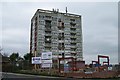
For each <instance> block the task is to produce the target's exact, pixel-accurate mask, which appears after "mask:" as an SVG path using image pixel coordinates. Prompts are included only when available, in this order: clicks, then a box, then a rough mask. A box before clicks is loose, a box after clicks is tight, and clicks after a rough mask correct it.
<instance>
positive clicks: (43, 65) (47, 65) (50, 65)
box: [42, 63, 52, 68]
mask: <svg viewBox="0 0 120 80" xmlns="http://www.w3.org/2000/svg"><path fill="white" fill-rule="evenodd" d="M50 67H52V64H48V63H47V64H42V68H50Z"/></svg>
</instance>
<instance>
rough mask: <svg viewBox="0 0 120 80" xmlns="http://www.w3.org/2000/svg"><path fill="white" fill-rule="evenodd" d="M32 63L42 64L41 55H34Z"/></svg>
mask: <svg viewBox="0 0 120 80" xmlns="http://www.w3.org/2000/svg"><path fill="white" fill-rule="evenodd" d="M32 64H41V57H32Z"/></svg>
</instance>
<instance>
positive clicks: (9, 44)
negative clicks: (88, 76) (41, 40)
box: [0, 2, 118, 63]
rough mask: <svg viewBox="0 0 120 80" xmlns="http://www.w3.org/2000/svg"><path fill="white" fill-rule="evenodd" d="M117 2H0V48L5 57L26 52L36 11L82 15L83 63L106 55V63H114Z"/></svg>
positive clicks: (116, 35) (116, 34) (115, 60)
mask: <svg viewBox="0 0 120 80" xmlns="http://www.w3.org/2000/svg"><path fill="white" fill-rule="evenodd" d="M117 4H118V3H117V2H59V3H57V2H3V3H2V6H1V8H2V13H0V14H1V15H2V16H1V17H2V35H3V36H2V47H3V51H4V52H5V53H9V54H11V53H12V52H19V53H20V55H21V56H23V55H24V54H25V53H27V52H29V42H30V41H29V38H30V35H29V34H30V20H31V18H32V16H33V15H34V13H35V12H36V10H37V9H46V10H52V8H56V9H57V8H58V9H59V11H60V12H65V7H66V6H67V7H68V13H75V14H79V15H82V30H83V50H84V52H83V57H84V60H85V61H86V63H90V62H91V61H92V60H97V55H98V54H102V55H109V56H110V63H118V5H117Z"/></svg>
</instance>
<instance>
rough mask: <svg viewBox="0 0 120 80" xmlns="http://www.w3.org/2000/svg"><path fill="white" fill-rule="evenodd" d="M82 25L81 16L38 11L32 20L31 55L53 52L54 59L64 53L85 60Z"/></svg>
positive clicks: (66, 55)
mask: <svg viewBox="0 0 120 80" xmlns="http://www.w3.org/2000/svg"><path fill="white" fill-rule="evenodd" d="M81 25H82V23H81V15H76V14H70V13H67V12H66V13H61V12H59V11H58V10H57V11H55V10H53V11H49V10H42V9H38V10H37V11H36V13H35V15H34V16H33V18H32V19H31V36H30V53H31V54H33V55H34V56H41V53H42V52H52V54H53V59H57V58H60V57H62V54H63V53H64V56H65V57H75V58H77V60H83V47H82V43H83V42H82V26H81ZM35 51H36V55H35Z"/></svg>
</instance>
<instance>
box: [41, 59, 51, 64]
mask: <svg viewBox="0 0 120 80" xmlns="http://www.w3.org/2000/svg"><path fill="white" fill-rule="evenodd" d="M44 63H45V64H46V63H51V64H52V60H42V64H44Z"/></svg>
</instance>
